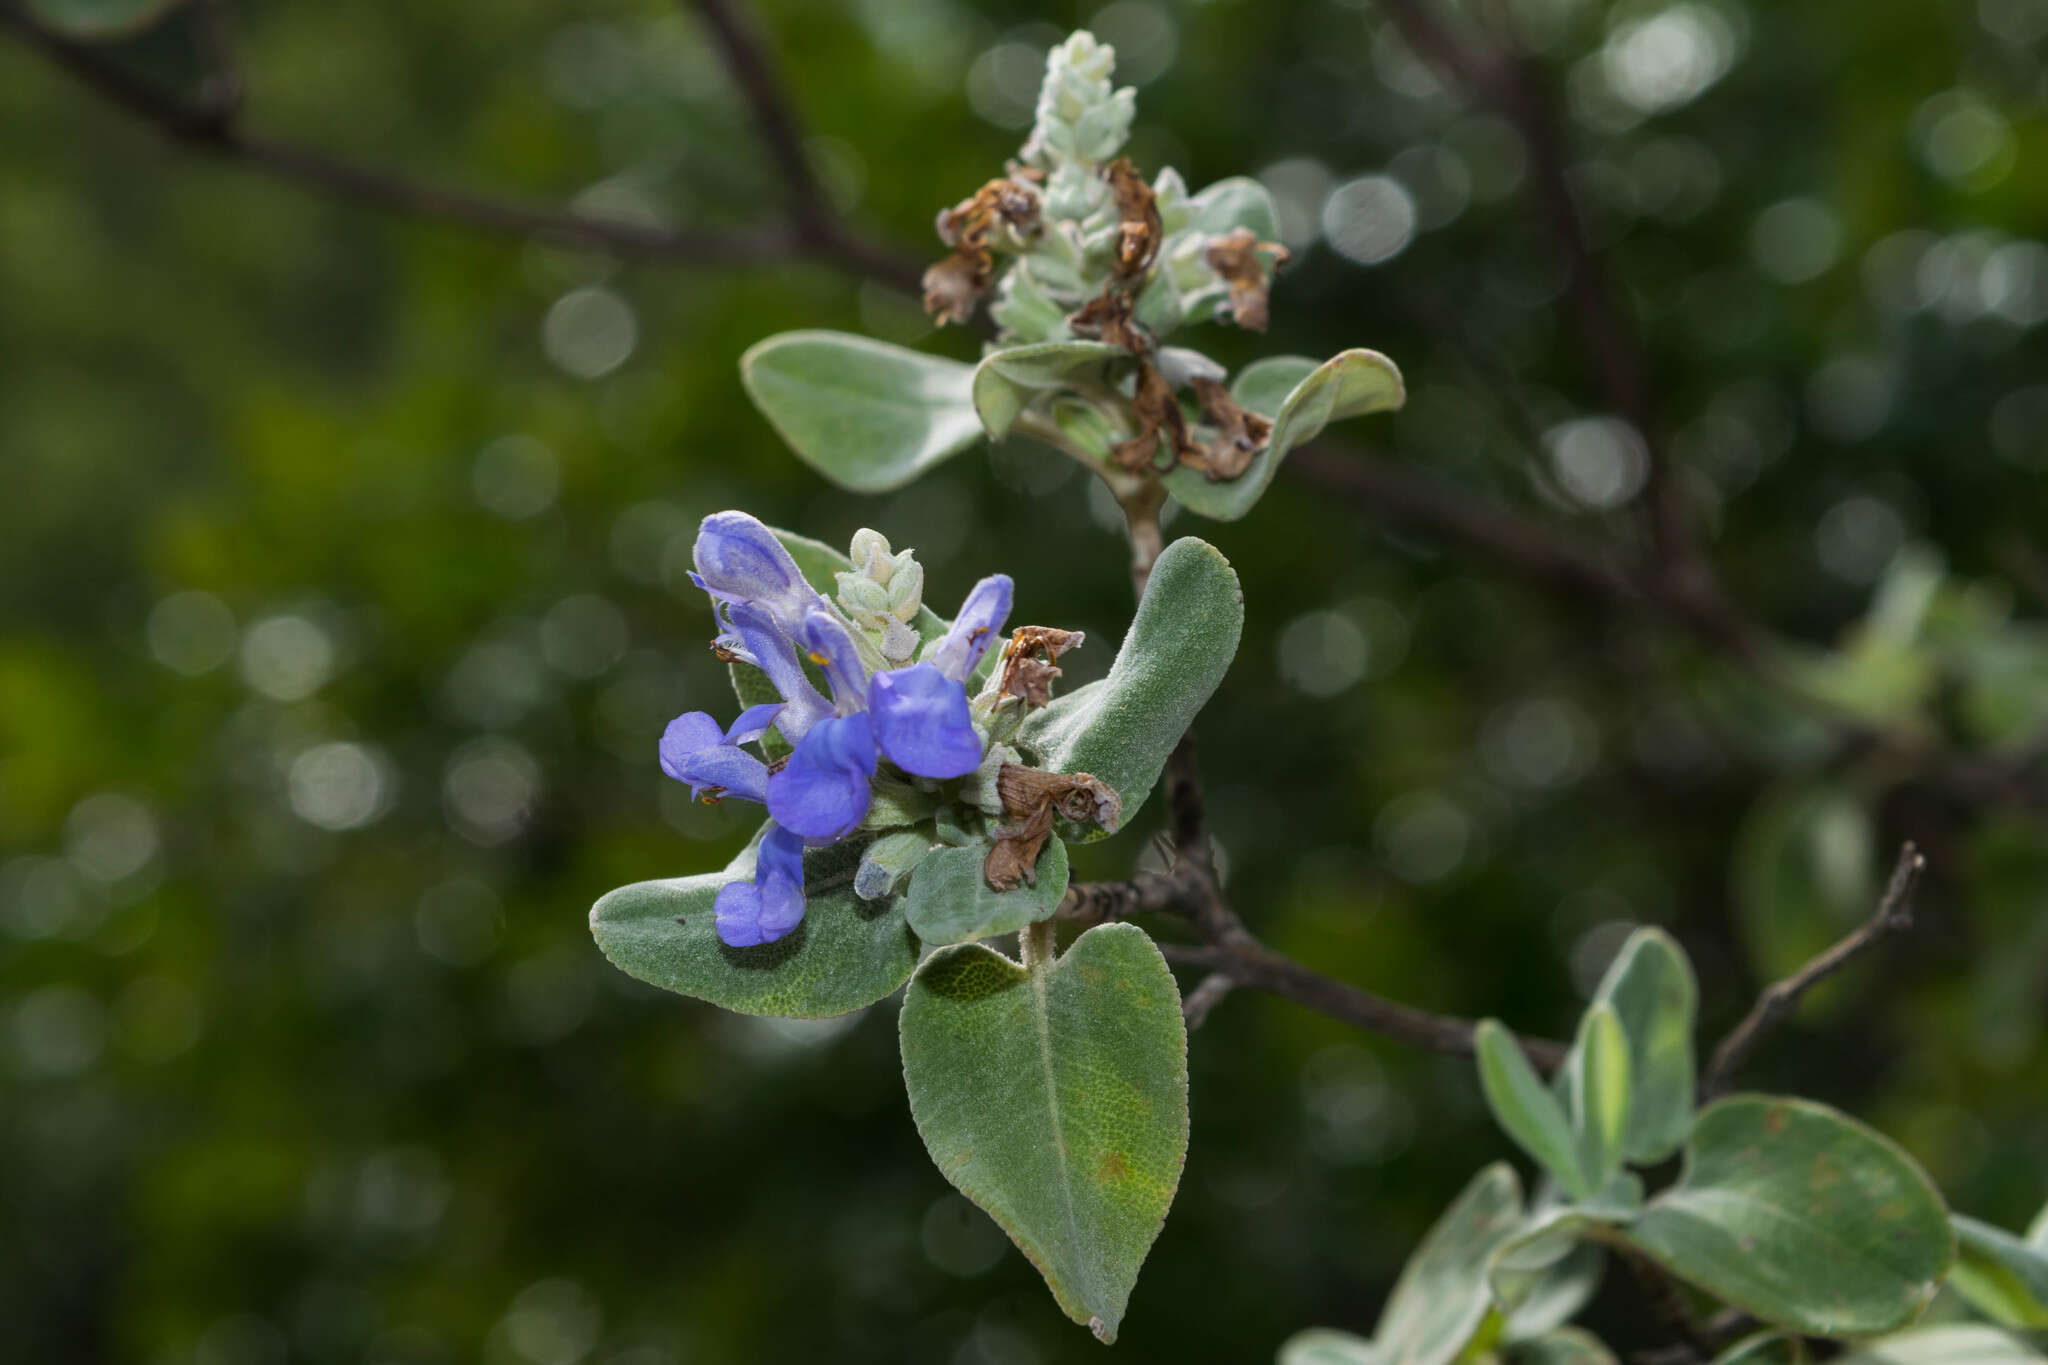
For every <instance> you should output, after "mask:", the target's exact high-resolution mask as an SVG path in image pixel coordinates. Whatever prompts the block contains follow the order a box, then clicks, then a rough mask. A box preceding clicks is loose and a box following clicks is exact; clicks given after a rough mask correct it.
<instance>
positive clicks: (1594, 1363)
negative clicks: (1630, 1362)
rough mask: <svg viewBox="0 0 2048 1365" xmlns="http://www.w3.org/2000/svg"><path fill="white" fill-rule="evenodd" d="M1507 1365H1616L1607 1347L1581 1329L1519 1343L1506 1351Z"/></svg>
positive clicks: (1558, 1331)
mask: <svg viewBox="0 0 2048 1365" xmlns="http://www.w3.org/2000/svg"><path fill="white" fill-rule="evenodd" d="M1507 1365H1619V1362H1617V1361H1616V1360H1615V1358H1614V1352H1612V1351H1610V1350H1608V1349H1607V1346H1606V1343H1604V1342H1602V1341H1601V1340H1600V1338H1598V1337H1596V1336H1594V1335H1593V1334H1592V1333H1591V1332H1588V1331H1586V1330H1585V1329H1584V1328H1583V1327H1560V1328H1558V1329H1557V1330H1556V1331H1553V1332H1546V1333H1544V1334H1543V1335H1542V1336H1540V1337H1530V1338H1529V1339H1527V1340H1526V1341H1518V1342H1516V1343H1514V1344H1513V1345H1512V1346H1510V1347H1509V1348H1508V1350H1507Z"/></svg>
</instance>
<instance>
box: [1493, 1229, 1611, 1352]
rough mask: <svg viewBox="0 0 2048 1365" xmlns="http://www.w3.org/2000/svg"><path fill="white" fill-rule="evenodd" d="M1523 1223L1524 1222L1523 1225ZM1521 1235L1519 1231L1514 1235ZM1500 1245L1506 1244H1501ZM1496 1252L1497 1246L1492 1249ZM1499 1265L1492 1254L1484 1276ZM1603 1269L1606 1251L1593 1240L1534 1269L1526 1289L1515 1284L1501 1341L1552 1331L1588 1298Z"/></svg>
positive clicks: (1561, 1324)
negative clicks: (1511, 1304) (1542, 1267)
mask: <svg viewBox="0 0 2048 1365" xmlns="http://www.w3.org/2000/svg"><path fill="white" fill-rule="evenodd" d="M1525 1226H1526V1225H1525ZM1521 1235H1523V1234H1522V1233H1519V1232H1518V1234H1517V1236H1521ZM1501 1245H1502V1246H1503V1247H1504V1246H1506V1245H1507V1243H1505V1242H1503V1243H1502V1244H1501ZM1496 1251H1498V1249H1496ZM1498 1265H1499V1257H1498V1255H1496V1256H1495V1258H1494V1260H1493V1263H1492V1264H1491V1265H1489V1267H1488V1278H1489V1279H1491V1278H1492V1277H1493V1272H1494V1270H1495V1269H1496V1268H1497V1267H1498ZM1606 1270H1607V1252H1606V1249H1605V1248H1603V1247H1601V1246H1600V1245H1599V1244H1598V1243H1596V1242H1579V1243H1577V1244H1576V1245H1574V1246H1572V1247H1571V1249H1570V1250H1569V1251H1567V1252H1566V1253H1565V1255H1564V1256H1563V1257H1562V1258H1560V1259H1558V1260H1556V1261H1553V1262H1551V1263H1550V1264H1549V1265H1548V1266H1546V1267H1545V1268H1544V1269H1542V1270H1541V1271H1538V1272H1535V1273H1534V1275H1533V1276H1532V1277H1531V1278H1530V1279H1529V1280H1528V1281H1527V1287H1526V1289H1524V1288H1522V1287H1520V1286H1518V1287H1517V1289H1516V1294H1515V1302H1514V1304H1513V1306H1512V1308H1511V1309H1510V1310H1509V1312H1508V1317H1507V1321H1506V1323H1505V1324H1503V1326H1502V1328H1501V1338H1502V1339H1503V1340H1505V1341H1510V1342H1513V1341H1523V1340H1526V1339H1528V1338H1530V1337H1540V1336H1542V1335H1543V1334H1544V1333H1546V1332H1551V1331H1555V1330H1556V1329H1557V1328H1559V1327H1562V1326H1564V1325H1565V1324H1566V1323H1568V1322H1570V1321H1571V1320H1572V1319H1573V1318H1574V1317H1576V1316H1577V1315H1578V1311H1579V1310H1580V1309H1581V1308H1584V1307H1585V1306H1586V1305H1587V1304H1588V1303H1590V1302H1591V1301H1592V1298H1593V1295H1594V1294H1595V1293H1596V1292H1598V1290H1599V1288H1600V1279H1601V1276H1602V1275H1604V1274H1605V1273H1606Z"/></svg>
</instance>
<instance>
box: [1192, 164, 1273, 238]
mask: <svg viewBox="0 0 2048 1365" xmlns="http://www.w3.org/2000/svg"><path fill="white" fill-rule="evenodd" d="M1188 206H1189V208H1190V209H1192V210H1193V212H1192V214H1191V216H1190V218H1189V220H1188V221H1189V226H1191V227H1193V228H1195V229H1196V230H1197V231H1200V232H1203V233H1206V234H1208V235H1209V236H1212V237H1220V236H1222V235H1223V234H1224V233H1226V232H1231V231H1234V230H1235V229H1237V228H1250V229H1251V231H1252V235H1253V236H1254V237H1257V238H1258V239H1259V240H1260V241H1262V242H1270V241H1276V240H1278V238H1279V236H1280V218H1279V215H1278V214H1277V213H1276V212H1275V211H1274V208H1273V195H1272V193H1271V192H1270V191H1269V190H1267V188H1266V187H1265V186H1264V185H1261V184H1260V183H1259V182H1258V181H1256V180H1253V179H1252V178H1251V177H1250V176H1243V175H1234V176H1231V177H1229V178H1228V179H1225V180H1218V181H1217V182H1216V183H1215V184H1213V185H1208V186H1205V187H1203V189H1202V192H1201V193H1200V194H1197V195H1195V196H1194V197H1193V198H1192V199H1190V200H1189V201H1188Z"/></svg>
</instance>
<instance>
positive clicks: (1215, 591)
mask: <svg viewBox="0 0 2048 1365" xmlns="http://www.w3.org/2000/svg"><path fill="white" fill-rule="evenodd" d="M1243 627H1244V595H1243V591H1242V589H1240V588H1239V586H1238V582H1237V574H1236V573H1235V572H1234V571H1233V570H1232V569H1231V567H1230V561H1229V560H1227V559H1225V558H1224V557H1223V556H1222V554H1221V553H1219V552H1218V551H1217V549H1216V548H1215V547H1214V546H1213V545H1209V544H1206V543H1204V542H1202V541H1199V540H1196V539H1194V538H1193V537H1192V536H1190V537H1187V538H1186V539H1182V540H1176V541H1175V542H1174V543H1173V544H1171V545H1169V546H1167V547H1166V549H1165V550H1164V551H1163V552H1162V553H1161V554H1160V556H1159V559H1158V561H1157V562H1156V563H1155V564H1154V565H1153V566H1152V578H1151V581H1150V582H1149V583H1147V584H1146V586H1145V596H1144V599H1143V600H1142V601H1140V602H1139V603H1138V614H1137V616H1136V617H1135V618H1133V620H1132V621H1131V629H1130V632H1129V633H1128V634H1127V635H1125V637H1124V642H1123V646H1122V647H1121V648H1120V649H1118V650H1117V655H1116V662H1115V663H1114V664H1112V665H1111V666H1110V670H1109V676H1108V677H1106V678H1103V679H1101V680H1100V681H1097V682H1092V683H1089V684H1088V685H1087V686H1085V687H1080V688H1076V689H1075V690H1074V691H1072V692H1068V693H1066V694H1064V695H1062V696H1058V697H1055V698H1054V699H1053V702H1052V704H1051V705H1050V706H1047V707H1045V708H1043V709H1041V710H1038V711H1034V712H1032V714H1031V715H1030V717H1029V718H1027V719H1026V720H1025V722H1024V725H1023V728H1022V729H1021V730H1019V732H1018V739H1019V741H1020V742H1021V743H1023V744H1025V745H1028V746H1029V747H1030V748H1032V749H1033V750H1034V751H1035V752H1036V753H1037V754H1038V756H1039V759H1040V763H1041V766H1043V767H1046V768H1048V769H1050V770H1052V771H1054V772H1062V773H1075V772H1085V773H1093V774H1094V775H1095V776H1096V777H1098V778H1100V779H1102V780H1103V781H1104V782H1107V783H1108V784H1109V785H1110V786H1112V787H1114V788H1115V789H1116V792H1117V795H1118V796H1119V797H1121V798H1122V800H1123V820H1124V823H1125V824H1128V823H1130V820H1131V817H1132V816H1134V815H1136V814H1137V812H1138V808H1139V807H1140V806H1142V805H1144V803H1145V799H1146V798H1147V797H1148V796H1150V795H1151V793H1152V786H1153V784H1154V783H1156V782H1157V781H1158V780H1159V773H1160V770H1161V769H1162V768H1164V767H1165V766H1166V756H1167V755H1168V754H1169V753H1171V752H1172V751H1173V746H1174V745H1175V744H1177V743H1179V742H1180V737H1181V736H1182V735H1183V734H1185V733H1186V732H1187V728H1188V726H1189V725H1190V724H1191V723H1192V722H1193V721H1194V718H1195V715H1196V713H1197V712H1199V711H1200V710H1201V709H1202V706H1203V704H1204V703H1206V702H1207V701H1208V700H1209V695H1210V693H1212V692H1214V691H1215V690H1216V685H1217V684H1218V683H1219V682H1221V681H1222V680H1223V674H1224V671H1225V670H1226V669H1228V668H1229V667H1230V661H1231V659H1232V658H1233V657H1234V656H1235V655H1236V653H1237V640H1238V635H1239V633H1240V631H1241V630H1242V629H1243ZM1101 835H1102V832H1101V831H1092V830H1091V831H1089V832H1087V833H1086V834H1084V835H1082V836H1080V837H1083V838H1099V837H1101Z"/></svg>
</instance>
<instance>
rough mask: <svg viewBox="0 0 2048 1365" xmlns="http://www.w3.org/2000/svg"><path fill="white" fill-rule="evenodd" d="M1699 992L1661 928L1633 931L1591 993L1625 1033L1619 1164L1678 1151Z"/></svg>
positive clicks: (1687, 1118) (1688, 1115) (1686, 1115)
mask: <svg viewBox="0 0 2048 1365" xmlns="http://www.w3.org/2000/svg"><path fill="white" fill-rule="evenodd" d="M1698 996H1699V988H1698V986H1697V985H1695V983H1694V981H1693V974H1692V964H1691V963H1689V962H1687V961H1686V958H1685V952H1684V950H1683V949H1681V948H1680V947H1679V946H1678V945H1677V944H1676V943H1675V942H1673V941H1672V939H1671V936H1670V935H1669V934H1667V933H1665V932H1664V931H1663V930H1662V929H1638V930H1636V931H1635V933H1633V934H1631V935H1630V936H1629V940H1628V942H1627V943H1625V944H1623V945H1622V949H1621V952H1620V954H1619V955H1618V956H1616V957H1615V959H1614V962H1613V963H1612V965H1610V966H1609V967H1608V969H1607V974H1606V975H1605V976H1604V977H1602V978H1601V980H1600V988H1599V989H1598V990H1597V991H1595V992H1594V994H1593V1000H1594V1002H1595V1003H1596V1004H1607V1005H1611V1006H1613V1008H1614V1012H1615V1014H1616V1015H1617V1016H1619V1018H1620V1020H1621V1026H1622V1029H1623V1030H1624V1031H1625V1032H1626V1034H1627V1035H1628V1050H1629V1105H1628V1140H1627V1143H1626V1146H1625V1152H1624V1154H1625V1155H1626V1157H1627V1159H1628V1160H1629V1161H1631V1162H1634V1163H1636V1164H1638V1165H1645V1166H1647V1165H1650V1164H1652V1163H1654V1162H1658V1161H1662V1160H1664V1159H1665V1158H1666V1157H1668V1156H1670V1155H1671V1154H1672V1153H1673V1152H1676V1151H1677V1150H1678V1149H1679V1148H1680V1147H1682V1146H1683V1145H1685V1135H1686V1133H1687V1132H1688V1131H1690V1130H1691V1128H1692V1113H1693V1074H1694V1068H1693V1039H1692V1033H1693V1015H1694V1010H1695V1008H1696V1002H1697V1000H1698Z"/></svg>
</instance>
